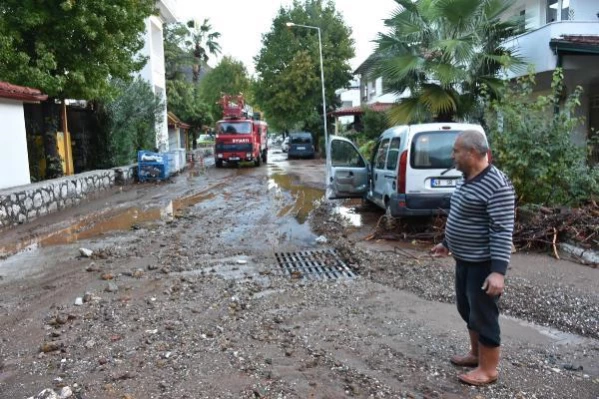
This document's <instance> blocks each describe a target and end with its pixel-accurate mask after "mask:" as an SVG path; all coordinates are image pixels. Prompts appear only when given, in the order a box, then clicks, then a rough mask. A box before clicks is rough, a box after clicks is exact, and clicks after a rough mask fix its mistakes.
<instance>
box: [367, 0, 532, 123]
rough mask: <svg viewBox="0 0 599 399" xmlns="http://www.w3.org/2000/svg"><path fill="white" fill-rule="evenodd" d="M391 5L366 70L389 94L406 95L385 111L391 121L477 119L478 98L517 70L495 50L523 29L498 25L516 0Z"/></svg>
mask: <svg viewBox="0 0 599 399" xmlns="http://www.w3.org/2000/svg"><path fill="white" fill-rule="evenodd" d="M395 1H396V2H397V3H398V5H399V6H400V7H399V9H398V10H397V11H395V12H394V14H393V15H392V16H391V18H389V19H387V20H386V21H385V25H386V26H387V27H388V28H389V29H388V33H386V34H382V33H381V34H379V37H378V39H377V40H376V42H377V48H376V50H375V52H374V54H373V56H372V57H371V59H370V67H369V71H370V73H372V74H373V76H381V77H382V78H383V82H384V83H385V87H386V89H387V90H391V91H393V92H396V93H398V94H401V93H409V95H408V97H406V98H402V99H401V100H400V101H399V102H398V104H397V105H396V106H394V107H393V108H392V109H391V110H390V113H389V117H390V120H391V122H393V123H411V122H421V121H431V120H434V121H438V122H443V121H452V120H455V119H460V118H466V117H472V116H477V115H479V114H477V113H478V112H479V111H480V106H479V104H480V99H481V95H482V92H483V91H484V90H487V91H488V92H490V94H491V96H493V94H495V93H496V92H497V90H498V89H499V87H500V86H501V85H502V81H501V79H500V78H499V76H498V75H499V73H500V72H501V71H505V70H507V69H512V68H517V67H519V66H521V65H522V64H523V63H522V61H521V60H520V58H519V57H518V56H517V54H515V52H514V51H513V50H510V49H506V48H503V47H501V44H502V42H504V41H505V40H506V39H507V38H509V37H512V36H514V35H515V34H517V33H520V32H521V29H522V24H521V20H520V18H519V17H514V18H509V19H507V20H503V19H500V17H501V16H502V14H504V13H505V12H506V11H508V9H509V8H510V7H511V6H512V5H513V4H514V1H515V0H417V1H415V2H414V1H412V0H395ZM485 88H486V89H485ZM406 89H407V90H409V91H406Z"/></svg>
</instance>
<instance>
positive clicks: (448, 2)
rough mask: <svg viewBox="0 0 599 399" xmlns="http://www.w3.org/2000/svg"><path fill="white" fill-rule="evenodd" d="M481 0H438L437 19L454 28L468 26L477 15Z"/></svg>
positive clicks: (436, 3) (436, 4)
mask: <svg viewBox="0 0 599 399" xmlns="http://www.w3.org/2000/svg"><path fill="white" fill-rule="evenodd" d="M479 7H480V0H438V1H436V2H435V8H436V11H437V17H439V18H442V19H445V20H447V21H449V22H450V23H451V24H452V25H454V26H458V27H459V26H465V25H467V24H468V23H469V22H470V21H471V20H472V19H473V18H474V17H475V16H476V13H477V10H478V9H479Z"/></svg>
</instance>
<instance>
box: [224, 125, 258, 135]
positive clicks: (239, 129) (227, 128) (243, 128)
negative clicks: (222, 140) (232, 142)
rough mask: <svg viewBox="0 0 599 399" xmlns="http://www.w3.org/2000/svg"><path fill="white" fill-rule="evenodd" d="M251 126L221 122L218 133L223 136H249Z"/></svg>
mask: <svg viewBox="0 0 599 399" xmlns="http://www.w3.org/2000/svg"><path fill="white" fill-rule="evenodd" d="M251 132H252V124H251V123H250V122H221V123H220V125H219V133H224V134H250V133H251Z"/></svg>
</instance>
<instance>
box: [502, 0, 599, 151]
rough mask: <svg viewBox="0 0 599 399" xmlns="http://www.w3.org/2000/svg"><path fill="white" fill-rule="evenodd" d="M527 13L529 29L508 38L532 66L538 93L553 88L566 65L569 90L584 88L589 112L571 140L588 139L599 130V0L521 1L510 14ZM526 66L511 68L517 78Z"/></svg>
mask: <svg viewBox="0 0 599 399" xmlns="http://www.w3.org/2000/svg"><path fill="white" fill-rule="evenodd" d="M513 15H519V16H523V17H524V21H525V22H524V23H525V24H526V29H527V31H526V33H524V34H521V35H519V36H516V37H514V38H512V39H510V40H509V41H507V42H506V43H505V46H506V47H508V48H513V49H515V50H517V52H518V54H519V55H520V56H521V57H522V58H524V61H525V62H527V63H530V64H532V65H534V69H535V73H536V81H537V88H536V91H537V92H538V93H539V94H544V93H547V92H549V90H550V89H551V79H552V75H553V72H554V71H555V69H556V68H558V67H559V68H563V71H564V81H565V86H566V90H567V92H568V93H570V92H572V91H573V90H574V88H575V87H576V86H581V87H582V88H583V96H582V98H581V107H580V112H581V115H582V116H584V117H585V120H586V121H585V124H584V126H580V128H579V129H578V131H577V132H576V134H575V135H574V137H572V139H573V140H574V141H575V142H577V143H584V142H585V141H586V139H587V138H588V137H590V135H591V134H592V132H593V131H598V130H599V68H598V67H597V65H599V1H598V0H519V1H518V2H517V3H516V4H515V5H514V6H513V7H512V8H511V9H510V10H509V11H508V12H507V13H506V17H509V16H513ZM525 73H527V72H526V71H520V72H519V73H511V74H510V75H509V76H508V77H509V78H516V77H518V76H521V75H523V74H525Z"/></svg>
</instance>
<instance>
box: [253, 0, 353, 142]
mask: <svg viewBox="0 0 599 399" xmlns="http://www.w3.org/2000/svg"><path fill="white" fill-rule="evenodd" d="M287 22H293V23H296V24H301V25H308V26H315V27H319V28H320V29H321V33H322V52H323V59H324V75H325V76H324V78H325V79H324V80H325V92H326V103H327V106H328V109H329V110H330V109H332V108H334V106H335V105H336V101H337V99H336V96H335V90H336V89H338V88H340V87H345V86H347V84H348V83H349V81H350V79H351V68H350V65H349V60H350V59H351V58H352V57H353V56H354V47H353V44H354V43H353V40H352V39H351V29H350V28H349V27H348V26H347V25H346V24H345V22H344V21H343V18H342V17H341V15H340V14H339V13H338V12H337V10H336V9H335V5H334V3H333V2H332V1H326V2H325V1H323V0H305V1H299V0H295V1H294V2H293V4H292V5H291V7H289V8H285V7H281V8H280V9H279V11H278V13H277V15H276V17H275V18H274V20H273V23H272V26H271V29H270V31H269V32H268V33H266V34H265V35H264V36H263V39H262V49H261V50H260V53H259V54H258V55H257V56H256V58H255V61H256V72H257V74H258V79H257V82H256V85H255V96H256V102H257V103H258V104H259V105H260V107H261V108H262V109H263V110H264V111H265V113H266V114H267V115H268V120H269V123H270V124H272V125H274V126H275V127H276V128H277V129H281V130H289V129H292V128H300V129H308V130H312V131H313V132H314V133H317V139H318V136H319V135H321V134H322V132H323V131H324V129H323V122H322V121H323V116H322V92H321V80H320V56H319V49H318V33H317V31H316V30H315V29H306V28H301V27H290V28H289V27H287V26H286V23H287Z"/></svg>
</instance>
